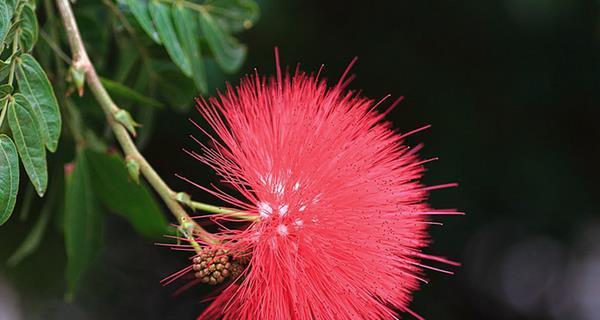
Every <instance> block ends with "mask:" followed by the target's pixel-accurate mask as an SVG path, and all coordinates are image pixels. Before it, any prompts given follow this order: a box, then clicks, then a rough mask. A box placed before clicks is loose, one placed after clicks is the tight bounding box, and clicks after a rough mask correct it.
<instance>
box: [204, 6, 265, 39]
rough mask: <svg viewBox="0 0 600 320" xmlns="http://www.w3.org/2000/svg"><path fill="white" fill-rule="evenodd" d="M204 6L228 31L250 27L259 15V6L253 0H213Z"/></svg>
mask: <svg viewBox="0 0 600 320" xmlns="http://www.w3.org/2000/svg"><path fill="white" fill-rule="evenodd" d="M206 8H207V10H208V11H209V13H210V14H212V15H213V17H215V18H216V19H217V20H218V21H219V22H220V24H221V25H222V26H223V28H224V29H225V31H227V32H229V33H237V32H240V31H243V30H247V29H250V28H252V26H254V24H255V23H256V21H258V18H259V17H260V8H259V7H258V4H257V3H256V1H253V0H215V1H211V2H210V3H207V4H206Z"/></svg>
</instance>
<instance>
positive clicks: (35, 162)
mask: <svg viewBox="0 0 600 320" xmlns="http://www.w3.org/2000/svg"><path fill="white" fill-rule="evenodd" d="M8 124H9V126H10V130H11V131H12V134H13V139H14V140H15V144H16V145H17V150H18V151H19V155H20V156H21V162H22V163H23V166H24V167H25V171H26V172H27V175H28V176H29V180H31V183H32V184H33V186H34V187H35V190H36V191H37V193H38V195H39V196H40V197H42V196H44V193H45V192H46V187H47V185H48V171H47V165H46V150H45V149H44V143H43V140H42V136H41V135H40V127H39V121H37V120H36V118H35V113H34V111H33V107H32V106H31V103H29V101H28V100H27V98H25V96H23V95H22V94H20V93H17V94H15V95H14V96H13V100H12V101H11V103H10V104H9V107H8Z"/></svg>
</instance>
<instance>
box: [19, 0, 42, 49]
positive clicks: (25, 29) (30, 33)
mask: <svg viewBox="0 0 600 320" xmlns="http://www.w3.org/2000/svg"><path fill="white" fill-rule="evenodd" d="M20 18H21V20H20V22H19V23H20V28H21V32H20V33H19V41H20V42H21V48H22V49H23V50H24V51H25V52H30V51H31V50H33V46H34V45H35V43H36V42H37V39H38V21H37V17H36V15H35V10H34V9H33V8H32V7H31V6H30V5H29V4H26V5H24V6H23V9H21V16H20Z"/></svg>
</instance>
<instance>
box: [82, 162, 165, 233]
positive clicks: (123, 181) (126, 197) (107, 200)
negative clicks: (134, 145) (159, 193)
mask: <svg viewBox="0 0 600 320" xmlns="http://www.w3.org/2000/svg"><path fill="white" fill-rule="evenodd" d="M88 157H89V159H90V167H91V169H92V178H93V185H94V191H95V192H96V194H97V195H98V197H99V198H100V200H101V201H102V203H103V204H104V205H106V206H107V207H108V208H109V209H110V210H112V211H114V212H116V213H118V214H120V215H122V216H123V217H124V218H126V219H127V220H128V221H129V222H130V223H131V225H132V226H133V228H134V229H135V230H136V231H137V232H138V233H140V234H142V235H144V236H146V237H150V238H154V239H156V238H159V237H161V236H162V235H164V234H165V233H167V232H168V230H169V225H168V222H167V220H166V219H165V217H164V215H163V213H162V211H161V209H160V207H159V205H158V203H157V202H156V200H155V199H154V197H153V196H152V194H151V193H150V191H149V190H148V188H147V187H145V185H144V184H143V183H142V184H141V185H137V184H136V183H135V182H133V181H132V180H131V179H130V177H129V173H128V172H127V168H126V166H125V163H124V161H123V159H122V158H121V157H120V156H118V155H116V154H113V155H108V154H104V153H96V152H88Z"/></svg>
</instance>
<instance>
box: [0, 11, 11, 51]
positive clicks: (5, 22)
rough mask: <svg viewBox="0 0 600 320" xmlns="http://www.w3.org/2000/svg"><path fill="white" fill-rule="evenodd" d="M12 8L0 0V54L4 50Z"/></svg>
mask: <svg viewBox="0 0 600 320" xmlns="http://www.w3.org/2000/svg"><path fill="white" fill-rule="evenodd" d="M12 14H13V12H12V8H10V6H9V5H8V3H7V2H6V1H3V0H0V53H2V49H4V40H5V37H6V35H7V34H8V31H9V30H10V19H11V18H12Z"/></svg>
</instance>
